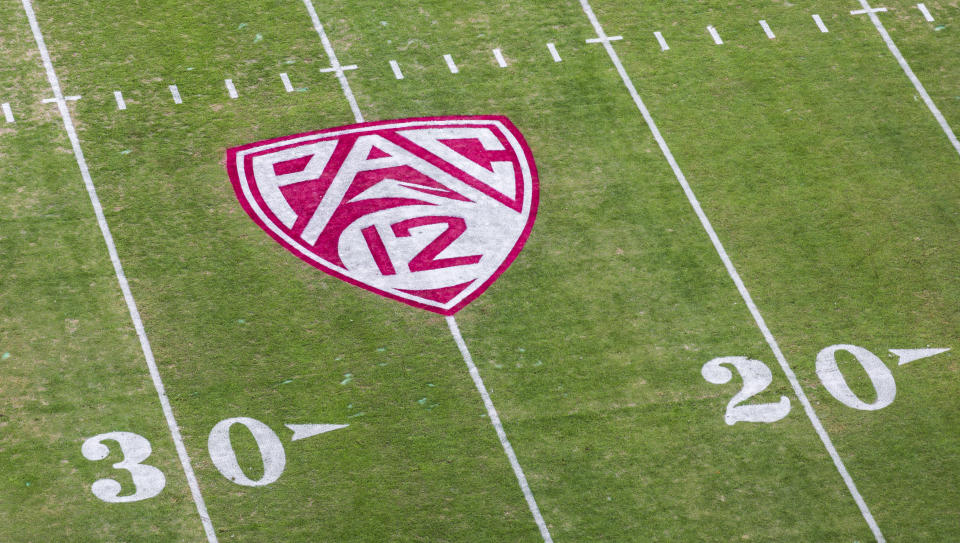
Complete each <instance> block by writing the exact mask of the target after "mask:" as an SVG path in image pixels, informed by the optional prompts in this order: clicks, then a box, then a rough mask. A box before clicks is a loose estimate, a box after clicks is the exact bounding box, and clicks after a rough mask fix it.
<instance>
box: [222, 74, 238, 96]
mask: <svg viewBox="0 0 960 543" xmlns="http://www.w3.org/2000/svg"><path fill="white" fill-rule="evenodd" d="M223 84H224V85H225V86H226V87H227V95H228V96H230V99H231V100H236V99H237V97H238V96H239V95H238V94H237V87H235V86H233V80H232V79H224V80H223Z"/></svg>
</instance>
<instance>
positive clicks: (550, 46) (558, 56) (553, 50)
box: [547, 42, 563, 62]
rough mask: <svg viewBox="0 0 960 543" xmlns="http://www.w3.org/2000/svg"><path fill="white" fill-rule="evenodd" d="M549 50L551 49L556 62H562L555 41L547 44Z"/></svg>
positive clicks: (551, 54)
mask: <svg viewBox="0 0 960 543" xmlns="http://www.w3.org/2000/svg"><path fill="white" fill-rule="evenodd" d="M547 51H550V56H551V57H553V61H554V62H560V61H561V60H563V59H562V58H560V53H558V52H557V46H556V45H554V44H553V42H551V43H548V44H547Z"/></svg>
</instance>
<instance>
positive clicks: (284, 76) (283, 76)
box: [280, 72, 293, 92]
mask: <svg viewBox="0 0 960 543" xmlns="http://www.w3.org/2000/svg"><path fill="white" fill-rule="evenodd" d="M280 81H281V82H282V83H283V90H285V91H287V92H293V85H292V84H290V77H289V76H287V72H283V73H281V74H280Z"/></svg>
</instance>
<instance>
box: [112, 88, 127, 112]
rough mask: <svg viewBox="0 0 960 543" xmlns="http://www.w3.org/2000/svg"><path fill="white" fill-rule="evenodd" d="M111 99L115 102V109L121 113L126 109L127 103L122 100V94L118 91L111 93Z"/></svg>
mask: <svg viewBox="0 0 960 543" xmlns="http://www.w3.org/2000/svg"><path fill="white" fill-rule="evenodd" d="M113 99H114V100H116V101H117V109H118V110H120V111H123V110H125V109H127V103H126V102H125V101H124V100H123V93H122V92H120V91H118V90H117V91H113Z"/></svg>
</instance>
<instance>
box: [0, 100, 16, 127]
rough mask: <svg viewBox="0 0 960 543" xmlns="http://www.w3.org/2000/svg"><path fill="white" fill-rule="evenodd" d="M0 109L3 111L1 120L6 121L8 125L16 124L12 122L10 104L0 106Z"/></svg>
mask: <svg viewBox="0 0 960 543" xmlns="http://www.w3.org/2000/svg"><path fill="white" fill-rule="evenodd" d="M0 108H2V109H3V118H4V119H6V121H7V122H8V123H12V122H16V121H14V120H13V110H12V109H10V102H4V103H2V104H0Z"/></svg>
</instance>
